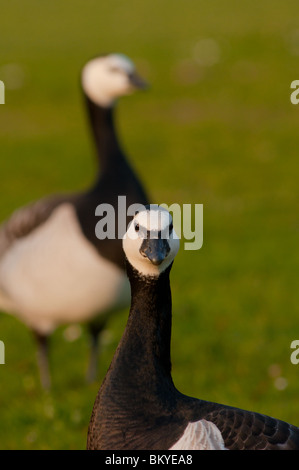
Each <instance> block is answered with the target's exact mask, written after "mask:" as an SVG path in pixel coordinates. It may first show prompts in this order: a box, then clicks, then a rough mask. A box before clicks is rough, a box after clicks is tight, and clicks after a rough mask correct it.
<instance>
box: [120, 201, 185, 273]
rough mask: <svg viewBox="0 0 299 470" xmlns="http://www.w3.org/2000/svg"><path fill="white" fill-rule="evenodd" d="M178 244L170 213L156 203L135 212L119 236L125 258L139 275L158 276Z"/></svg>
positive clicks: (167, 264)
mask: <svg viewBox="0 0 299 470" xmlns="http://www.w3.org/2000/svg"><path fill="white" fill-rule="evenodd" d="M179 246H180V240H179V237H178V236H177V234H176V233H175V230H174V228H173V222H172V217H171V215H170V213H169V212H168V211H167V210H166V209H164V208H163V207H161V206H159V205H156V204H155V205H153V204H151V205H150V206H145V209H144V210H141V211H140V212H138V213H136V214H135V216H134V218H133V220H132V221H131V222H130V224H129V227H128V230H127V232H126V234H125V236H124V238H123V249H124V252H125V255H126V258H127V260H128V261H129V263H130V264H131V265H132V266H133V267H134V268H135V269H136V270H137V271H138V272H139V273H140V274H141V275H143V276H150V277H153V276H154V277H158V276H159V275H160V274H161V273H162V272H163V271H165V269H166V268H167V267H168V266H169V265H170V264H171V263H172V262H173V260H174V258H175V256H176V254H177V252H178V250H179Z"/></svg>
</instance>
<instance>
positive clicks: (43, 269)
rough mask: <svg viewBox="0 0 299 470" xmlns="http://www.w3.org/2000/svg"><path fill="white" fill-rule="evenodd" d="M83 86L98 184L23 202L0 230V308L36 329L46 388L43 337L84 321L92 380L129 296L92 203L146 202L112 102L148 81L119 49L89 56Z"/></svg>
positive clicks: (120, 263)
mask: <svg viewBox="0 0 299 470" xmlns="http://www.w3.org/2000/svg"><path fill="white" fill-rule="evenodd" d="M81 83H82V89H83V96H84V99H85V100H86V104H87V110H88V115H89V122H90V124H91V128H92V133H93V137H94V142H95V149H96V152H97V157H98V162H99V171H98V174H97V176H96V179H95V182H94V183H93V184H92V185H91V187H90V188H89V189H88V190H87V191H83V192H80V193H76V194H63V195H54V196H49V197H45V198H43V199H41V200H39V201H37V202H34V203H32V204H30V205H28V206H26V207H23V208H21V209H19V210H17V211H16V212H15V213H14V214H13V215H12V216H11V217H10V218H9V219H8V220H7V221H5V222H4V223H3V224H2V226H1V227H0V309H1V310H3V311H6V312H7V313H11V314H14V315H15V316H16V317H17V318H19V319H20V320H21V321H23V322H24V323H25V324H26V325H28V326H29V327H30V328H31V329H32V330H33V332H34V336H35V337H36V339H37V341H38V357H39V369H40V375H41V382H42V384H43V386H44V387H49V385H50V375H51V374H50V372H49V364H48V342H49V341H48V339H49V336H50V335H51V333H52V332H53V330H55V328H56V327H58V326H59V325H62V324H70V323H80V322H87V323H89V326H90V332H91V337H92V351H91V360H90V366H89V372H88V375H89V378H90V379H92V378H94V375H95V369H96V356H97V344H98V336H99V334H100V332H101V330H102V329H103V327H104V325H105V323H106V320H107V316H109V314H110V313H111V312H112V311H115V310H117V309H119V308H121V307H123V306H125V305H128V303H129V301H130V289H129V283H128V281H127V277H126V274H125V268H124V255H123V250H122V244H121V240H119V239H117V238H116V239H103V240H100V239H98V238H97V237H96V235H95V225H96V222H97V219H96V217H95V209H96V207H97V206H98V205H99V204H102V203H109V204H111V205H112V206H113V207H114V208H115V210H116V214H117V203H118V196H119V195H122V196H126V204H127V206H129V205H130V204H133V203H142V204H143V203H147V196H146V193H145V190H144V189H143V186H142V184H141V182H140V181H139V179H138V177H137V175H136V174H135V172H134V171H133V169H132V167H131V165H130V164H129V162H128V160H127V158H126V156H125V154H124V152H123V150H122V148H121V145H120V143H119V139H118V136H117V130H116V124H115V107H116V103H117V99H118V98H119V97H121V96H123V95H127V94H130V93H132V92H133V91H134V90H135V89H137V88H140V89H141V88H144V87H145V85H146V83H145V82H144V81H143V80H142V79H141V77H139V76H138V74H137V72H136V70H135V66H134V64H133V63H132V62H131V60H130V59H129V58H127V57H126V56H124V55H122V54H109V55H103V56H99V57H96V58H94V59H92V60H90V61H89V62H88V63H86V64H85V66H84V67H83V69H82V75H81ZM116 224H117V220H116Z"/></svg>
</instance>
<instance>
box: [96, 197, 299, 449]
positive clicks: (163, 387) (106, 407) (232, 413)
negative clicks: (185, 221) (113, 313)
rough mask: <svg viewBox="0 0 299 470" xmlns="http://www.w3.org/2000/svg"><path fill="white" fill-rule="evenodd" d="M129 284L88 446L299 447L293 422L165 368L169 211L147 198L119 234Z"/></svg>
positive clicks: (171, 244) (173, 243) (171, 235)
mask: <svg viewBox="0 0 299 470" xmlns="http://www.w3.org/2000/svg"><path fill="white" fill-rule="evenodd" d="M123 248H124V251H125V254H126V265H127V273H128V277H129V280H130V284H131V308H130V313H129V318H128V322H127V326H126V328H125V331H124V334H123V336H122V339H121V341H120V343H119V345H118V348H117V350H116V352H115V355H114V358H113V360H112V363H111V365H110V368H109V370H108V372H107V374H106V377H105V379H104V381H103V383H102V385H101V387H100V390H99V392H98V395H97V398H96V400H95V403H94V407H93V411H92V415H91V419H90V424H89V429H88V437H87V449H89V450H95V449H105V450H112V449H113V450H128V449H130V450H132V449H135V450H226V449H230V450H233V449H239V450H241V449H242V450H245V449H248V450H249V449H252V450H253V449H269V450H270V449H273V450H274V449H299V428H297V427H295V426H293V425H291V424H288V423H285V422H283V421H279V420H277V419H274V418H270V417H268V416H265V415H262V414H258V413H254V412H251V411H245V410H241V409H238V408H234V407H230V406H225V405H221V404H217V403H211V402H208V401H203V400H200V399H196V398H192V397H188V396H186V395H183V394H182V393H180V392H179V391H178V390H177V389H176V388H175V385H174V383H173V380H172V376H171V358H170V340H171V316H172V307H171V290H170V281H169V274H170V270H171V267H172V264H173V260H174V257H175V255H176V254H177V252H178V249H179V239H178V237H177V235H176V233H175V231H174V229H173V227H172V218H171V216H170V214H169V212H168V211H166V210H165V209H163V208H161V206H147V207H146V208H144V210H141V211H140V212H139V213H137V215H136V216H135V217H134V219H133V220H132V222H131V224H130V226H129V228H128V231H127V233H126V235H125V237H124V239H123Z"/></svg>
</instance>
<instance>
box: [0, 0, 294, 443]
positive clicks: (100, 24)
mask: <svg viewBox="0 0 299 470" xmlns="http://www.w3.org/2000/svg"><path fill="white" fill-rule="evenodd" d="M1 19H2V21H1V29H0V51H1V55H0V80H3V81H4V83H5V84H6V104H5V105H2V106H0V175H1V183H0V188H1V197H0V220H3V219H5V218H6V217H7V216H9V214H10V213H11V212H12V211H13V210H14V209H15V208H17V207H19V206H20V205H24V204H25V203H27V202H29V201H32V200H34V199H37V198H39V197H41V196H43V195H45V194H49V193H53V192H56V191H57V192H58V191H62V190H63V191H71V190H78V189H81V188H85V187H86V186H88V184H89V183H90V182H91V181H92V179H93V174H94V173H93V172H94V167H95V165H94V163H95V162H94V156H93V146H92V143H91V140H90V134H89V129H88V127H87V123H86V116H85V109H84V106H83V100H82V96H81V91H80V87H79V71H80V68H81V66H82V65H83V64H84V62H85V61H86V60H87V59H89V58H90V57H92V56H94V55H96V54H97V53H102V52H109V51H117V52H123V53H126V54H127V55H129V56H130V57H131V58H132V59H133V60H134V61H135V63H136V64H137V66H138V68H139V70H140V71H141V72H142V73H143V75H144V76H145V77H146V78H147V79H148V80H149V82H150V83H151V88H150V90H148V91H147V92H146V93H139V94H135V95H134V96H131V97H127V98H124V99H123V100H122V101H121V102H120V103H119V109H118V111H119V113H118V123H119V132H120V134H121V137H122V141H123V143H124V146H125V148H126V149H127V151H128V153H129V154H130V159H131V162H132V163H133V164H134V166H135V168H136V169H137V171H138V172H139V175H140V176H141V177H142V179H143V181H144V183H145V184H146V186H147V188H148V189H149V191H150V193H151V194H152V200H153V202H158V203H167V204H171V203H174V202H177V203H179V204H183V203H192V204H195V203H202V204H203V207H204V244H203V247H202V249H201V250H199V251H193V252H191V251H184V250H183V249H181V250H180V253H179V254H178V256H177V259H176V261H175V264H174V267H173V271H172V277H171V279H172V291H173V310H174V314H173V339H172V358H173V377H174V381H175V384H176V385H177V387H178V388H179V389H180V390H181V391H182V392H184V393H186V394H189V395H193V396H197V397H200V398H203V399H208V400H213V401H216V402H220V403H226V404H229V405H235V406H238V407H241V408H245V409H252V410H255V411H259V412H262V413H265V414H268V415H271V416H275V417H277V418H281V419H284V420H287V421H290V422H292V423H294V424H297V425H299V400H298V395H299V365H297V366H296V365H293V364H292V363H291V361H290V354H291V349H290V344H291V342H292V341H293V340H294V339H298V338H299V321H298V263H299V250H298V229H299V224H298V177H299V174H298V169H299V165H298V148H299V132H298V123H299V105H298V106H294V105H292V104H291V103H290V84H291V82H292V81H293V80H295V79H299V66H298V58H299V19H298V8H297V2H296V1H295V0H285V1H284V2H281V1H278V0H272V1H270V0H261V1H257V0H250V1H249V0H243V1H242V2H235V1H233V0H226V1H225V2H223V0H212V1H211V2H204V1H202V0H199V1H197V2H195V1H192V0H185V1H184V2H177V1H170V0H162V2H161V1H160V2H158V1H157V0H151V1H149V0H145V1H143V2H139V1H137V0H131V1H130V2H121V1H119V0H114V1H113V2H98V1H96V0H85V1H83V0H73V1H72V2H59V1H58V0H52V1H51V2H40V1H38V0H26V1H24V2H22V5H21V6H20V2H18V1H17V0H10V2H5V4H4V2H1ZM126 318H127V311H124V312H120V314H119V315H117V316H115V317H114V318H112V319H111V321H110V323H109V329H108V330H107V331H106V332H105V336H104V341H103V344H102V348H101V350H102V354H101V361H100V365H99V373H98V382H97V383H96V384H92V385H87V384H86V383H85V372H86V366H87V361H88V352H89V349H88V347H89V345H88V338H87V335H86V330H85V327H84V325H83V326H81V327H80V328H79V327H78V329H77V330H76V331H75V333H77V335H76V339H74V340H72V341H70V340H69V339H67V338H69V333H70V330H69V329H66V328H60V329H58V330H57V331H56V332H55V334H54V335H53V336H52V351H51V368H52V375H53V379H52V380H53V387H52V390H51V392H49V393H45V392H44V391H43V390H42V389H41V387H40V384H39V377H38V372H37V365H36V357H35V353H36V351H35V345H34V343H33V340H32V337H31V334H30V332H29V331H28V330H27V328H26V327H25V326H24V325H22V324H21V323H20V322H19V321H18V320H17V319H15V318H14V317H11V316H8V315H6V314H5V313H3V314H2V313H1V314H0V340H2V341H4V343H5V346H6V364H5V365H0V448H1V449H84V448H85V445H86V432H87V426H88V422H89V418H90V413H91V409H92V406H93V402H94V399H95V396H96V393H97V390H98V388H99V385H100V383H101V380H102V379H103V377H104V375H105V372H106V370H107V367H108V366H109V363H110V360H111V358H112V355H113V353H114V351H115V348H116V346H117V343H118V341H119V338H120V336H121V334H122V331H123V329H124V326H125V323H126Z"/></svg>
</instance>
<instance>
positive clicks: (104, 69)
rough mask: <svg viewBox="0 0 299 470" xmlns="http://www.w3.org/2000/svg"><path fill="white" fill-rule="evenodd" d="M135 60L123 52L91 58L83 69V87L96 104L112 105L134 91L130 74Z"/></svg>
mask: <svg viewBox="0 0 299 470" xmlns="http://www.w3.org/2000/svg"><path fill="white" fill-rule="evenodd" d="M134 71H135V66H134V64H133V62H132V61H131V60H130V59H128V58H127V57H125V56H124V55H122V54H110V55H107V56H103V57H97V58H95V59H93V60H90V61H89V62H88V63H87V64H86V65H85V66H84V68H83V70H82V87H83V90H84V92H85V93H86V95H87V96H88V97H89V98H90V99H91V100H92V101H94V102H95V103H96V104H98V105H100V106H104V107H109V106H111V105H112V104H113V103H114V101H115V100H116V99H117V98H119V97H120V96H123V95H127V94H130V93H132V92H133V90H134V87H133V86H132V83H131V81H130V79H129V76H130V75H131V74H133V73H134Z"/></svg>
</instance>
